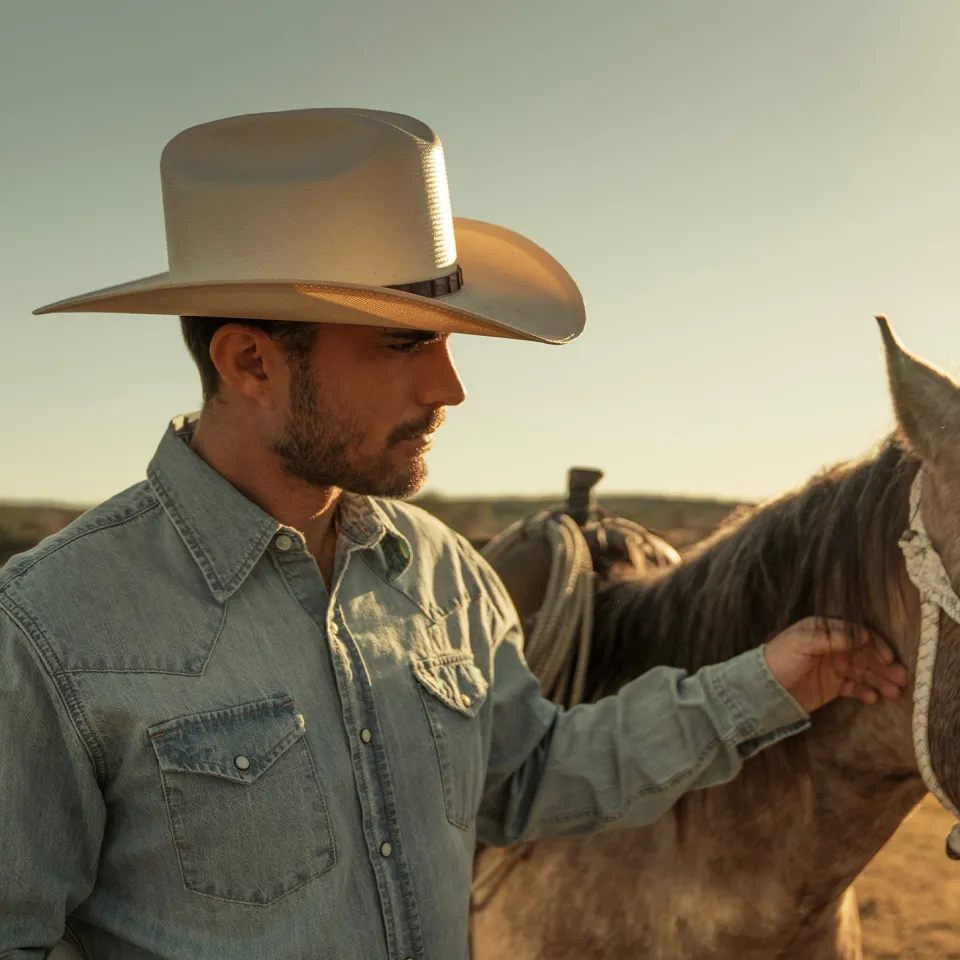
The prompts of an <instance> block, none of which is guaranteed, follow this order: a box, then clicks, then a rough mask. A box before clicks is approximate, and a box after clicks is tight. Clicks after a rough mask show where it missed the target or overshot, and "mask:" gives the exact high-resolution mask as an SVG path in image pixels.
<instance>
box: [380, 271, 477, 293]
mask: <svg viewBox="0 0 960 960" xmlns="http://www.w3.org/2000/svg"><path fill="white" fill-rule="evenodd" d="M462 286H463V268H462V267H460V266H458V267H457V269H456V270H454V271H453V273H448V274H447V275H446V276H445V277H437V279H436V280H417V281H416V282H414V283H391V284H387V286H386V289H387V290H402V291H403V292H404V293H415V294H416V295H417V296H418V297H446V296H448V295H449V294H451V293H456V292H457V291H458V290H459V289H460V288H461V287H462Z"/></svg>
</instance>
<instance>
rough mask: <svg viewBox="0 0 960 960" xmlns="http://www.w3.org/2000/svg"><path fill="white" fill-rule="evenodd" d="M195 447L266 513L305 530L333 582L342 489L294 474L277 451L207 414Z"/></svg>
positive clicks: (311, 549)
mask: <svg viewBox="0 0 960 960" xmlns="http://www.w3.org/2000/svg"><path fill="white" fill-rule="evenodd" d="M190 448H191V449H192V450H193V452H194V453H196V454H197V456H199V457H200V458H201V459H202V460H204V461H205V462H206V463H207V464H208V465H209V466H211V467H212V468H213V469H214V470H216V471H217V473H219V474H220V476H222V477H223V478H224V479H225V480H226V481H227V482H228V483H229V484H230V485H231V486H233V487H235V488H236V489H237V490H239V491H240V492H241V493H242V494H243V495H244V496H245V497H246V498H247V499H248V500H250V501H251V502H252V503H255V504H256V505H257V506H258V507H260V509H261V510H263V511H264V513H267V514H269V515H270V516H271V517H274V518H275V519H276V520H278V521H279V522H280V523H281V524H283V525H284V526H287V527H292V528H293V529H294V530H299V531H300V533H302V534H303V536H304V538H305V540H306V544H307V550H308V551H309V552H310V553H311V554H313V556H314V558H315V559H316V561H317V564H318V565H319V566H320V570H321V572H322V573H323V576H324V579H325V580H326V581H327V586H328V587H329V586H330V580H331V578H332V574H333V560H334V557H335V555H336V533H337V531H336V529H335V527H334V524H333V520H334V514H335V513H336V510H337V504H338V501H339V499H340V496H341V494H342V492H343V491H342V490H340V489H339V488H338V487H313V486H311V485H310V484H307V483H304V482H303V481H302V480H298V479H296V478H295V477H290V476H288V475H287V474H285V473H284V472H283V471H282V469H281V468H280V464H279V461H278V459H277V457H276V455H275V454H274V453H272V452H271V451H270V450H268V449H265V448H262V447H260V446H259V445H258V444H257V442H256V439H255V438H250V437H249V436H248V435H247V436H244V435H242V434H240V433H238V432H237V430H236V429H235V428H231V425H229V424H227V423H223V422H222V421H219V420H218V421H217V423H216V424H214V423H212V422H211V420H210V419H209V418H206V419H205V418H204V416H201V417H200V418H199V419H198V420H197V422H196V425H195V427H194V430H193V434H192V436H191V438H190Z"/></svg>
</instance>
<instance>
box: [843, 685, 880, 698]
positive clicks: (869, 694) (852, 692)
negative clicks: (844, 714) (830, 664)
mask: <svg viewBox="0 0 960 960" xmlns="http://www.w3.org/2000/svg"><path fill="white" fill-rule="evenodd" d="M840 696H842V697H855V698H856V699H857V700H862V701H863V702H864V703H876V702H877V698H878V696H879V694H878V693H877V691H876V690H874V689H873V687H869V686H867V685H866V684H863V683H857V681H856V680H844V681H843V683H842V684H840Z"/></svg>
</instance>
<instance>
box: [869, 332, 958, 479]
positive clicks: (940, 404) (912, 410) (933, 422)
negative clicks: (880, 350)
mask: <svg viewBox="0 0 960 960" xmlns="http://www.w3.org/2000/svg"><path fill="white" fill-rule="evenodd" d="M876 319H877V323H878V324H879V325H880V335H881V336H882V337H883V346H884V351H885V353H886V359H887V378H888V381H889V384H890V396H891V399H892V400H893V409H894V412H895V414H896V417H897V424H898V426H899V428H900V432H901V434H902V435H903V438H904V440H906V442H907V443H908V444H909V445H910V447H912V448H913V450H914V452H915V453H917V454H919V455H920V456H921V457H922V458H923V459H924V460H926V461H928V462H932V463H935V462H937V461H941V460H943V459H944V458H945V457H947V456H948V455H952V456H956V454H957V442H958V440H960V386H958V385H957V383H956V382H955V381H954V380H953V378H952V377H950V376H949V375H948V374H946V373H944V372H943V371H942V370H938V369H937V368H936V367H934V366H932V365H931V364H929V363H927V362H926V361H925V360H921V359H920V358H919V357H918V356H916V355H915V354H913V353H911V352H910V351H909V350H906V349H905V348H904V347H903V346H902V345H901V343H900V341H899V340H898V339H897V338H896V336H894V334H893V332H892V331H891V329H890V324H889V323H888V322H887V318H886V317H882V316H878V317H877V318H876Z"/></svg>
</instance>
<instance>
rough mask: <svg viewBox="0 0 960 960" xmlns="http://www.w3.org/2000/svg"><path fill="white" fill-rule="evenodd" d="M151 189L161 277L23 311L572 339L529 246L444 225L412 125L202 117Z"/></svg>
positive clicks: (437, 164) (573, 294)
mask: <svg viewBox="0 0 960 960" xmlns="http://www.w3.org/2000/svg"><path fill="white" fill-rule="evenodd" d="M505 161H506V162H509V156H506V157H505ZM160 179H161V183H162V189H163V211H164V219H165V221H166V234H167V259H168V264H169V269H168V270H167V271H166V272H164V273H158V274H156V275H154V276H150V277H144V278H143V279H140V280H134V281H132V282H130V283H123V284H120V285H119V286H115V287H107V288H105V289H102V290H95V291H93V292H92V293H85V294H83V295H81V296H77V297H71V298H70V299H68V300H60V301H58V302H57V303H52V304H49V305H48V306H45V307H41V308H40V309H39V310H35V311H34V313H35V314H47V313H63V312H68V311H72V312H84V313H85V312H99V313H148V314H171V315H184V316H188V315H189V316H214V317H238V318H239V317H250V318H258V319H262V320H305V321H314V322H332V323H357V324H368V325H375V326H388V327H402V328H415V329H424V330H438V331H442V332H451V333H468V334H479V335H485V336H499V337H511V338H514V339H522V340H538V341H541V342H543V343H567V342H569V341H571V340H574V339H576V337H578V336H579V335H580V333H581V332H582V330H583V327H584V322H585V316H584V306H583V299H582V297H581V295H580V291H579V290H578V289H577V285H576V284H575V283H574V281H573V279H572V278H571V277H570V275H569V274H568V273H567V272H566V271H565V270H564V269H563V267H561V266H560V264H559V263H557V261H556V260H554V259H553V257H551V256H550V255H549V254H548V253H547V252H546V251H545V250H543V249H541V248H540V247H538V246H537V245H536V244H534V243H532V242H531V241H529V240H527V239H526V238H525V237H522V236H520V235H519V234H516V233H513V232H512V231H510V230H506V229H504V228H503V227H499V226H495V225H493V224H490V223H483V222H480V221H478V220H465V219H463V218H460V217H454V216H452V214H451V208H450V195H449V190H448V187H447V176H446V168H445V165H444V156H443V147H442V146H441V144H440V140H439V138H438V137H437V135H436V134H435V133H434V132H433V130H431V129H430V128H429V127H428V126H426V125H425V124H423V123H421V122H420V121H419V120H415V119H414V118H413V117H408V116H404V115H403V114H398V113H387V112H384V111H382V110H353V109H317V110H292V111H285V112H280V113H265V114H251V115H246V116H239V117H229V118H227V119H224V120H215V121H213V122H211V123H204V124H201V125H199V126H196V127H191V128H190V129H188V130H185V131H183V132H182V133H180V134H178V135H177V136H175V137H174V138H173V139H172V140H171V141H170V142H169V143H168V144H167V146H166V148H165V149H164V151H163V155H162V157H161V159H160Z"/></svg>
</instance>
